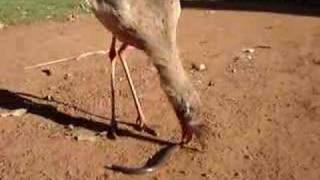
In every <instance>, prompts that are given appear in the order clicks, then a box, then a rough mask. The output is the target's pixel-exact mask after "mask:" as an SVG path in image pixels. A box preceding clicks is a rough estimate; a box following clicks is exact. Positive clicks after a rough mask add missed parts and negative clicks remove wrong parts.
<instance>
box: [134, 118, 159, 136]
mask: <svg viewBox="0 0 320 180" xmlns="http://www.w3.org/2000/svg"><path fill="white" fill-rule="evenodd" d="M136 123H137V126H136V129H137V130H138V131H144V132H146V133H148V134H150V135H152V136H158V133H157V132H156V131H155V130H154V129H153V128H151V127H149V126H148V125H147V124H146V123H145V120H144V118H141V116H138V117H137V120H136Z"/></svg>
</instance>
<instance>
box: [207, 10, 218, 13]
mask: <svg viewBox="0 0 320 180" xmlns="http://www.w3.org/2000/svg"><path fill="white" fill-rule="evenodd" d="M215 13H217V11H215V10H208V11H206V14H215Z"/></svg>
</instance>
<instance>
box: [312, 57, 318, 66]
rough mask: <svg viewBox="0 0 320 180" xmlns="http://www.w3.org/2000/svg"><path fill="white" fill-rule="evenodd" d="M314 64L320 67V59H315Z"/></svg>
mask: <svg viewBox="0 0 320 180" xmlns="http://www.w3.org/2000/svg"><path fill="white" fill-rule="evenodd" d="M312 62H313V64H316V65H320V58H314V59H313V60H312Z"/></svg>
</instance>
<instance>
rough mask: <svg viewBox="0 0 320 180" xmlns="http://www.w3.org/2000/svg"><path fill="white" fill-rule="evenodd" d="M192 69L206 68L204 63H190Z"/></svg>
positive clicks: (200, 69) (203, 69)
mask: <svg viewBox="0 0 320 180" xmlns="http://www.w3.org/2000/svg"><path fill="white" fill-rule="evenodd" d="M192 69H195V70H196V71H205V70H206V69H207V67H206V65H205V64H195V63H193V64H192Z"/></svg>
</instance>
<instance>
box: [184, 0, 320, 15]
mask: <svg viewBox="0 0 320 180" xmlns="http://www.w3.org/2000/svg"><path fill="white" fill-rule="evenodd" d="M181 6H182V8H193V9H211V10H232V11H248V12H251V11H252V12H269V13H280V14H292V15H301V16H320V1H313V0H309V1H308V0H301V1H294V0H292V1H289V0H288V1H281V0H260V1H258V0H246V1H241V0H238V1H235V0H198V1H190V0H181Z"/></svg>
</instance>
